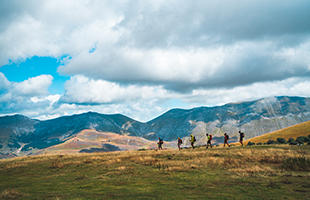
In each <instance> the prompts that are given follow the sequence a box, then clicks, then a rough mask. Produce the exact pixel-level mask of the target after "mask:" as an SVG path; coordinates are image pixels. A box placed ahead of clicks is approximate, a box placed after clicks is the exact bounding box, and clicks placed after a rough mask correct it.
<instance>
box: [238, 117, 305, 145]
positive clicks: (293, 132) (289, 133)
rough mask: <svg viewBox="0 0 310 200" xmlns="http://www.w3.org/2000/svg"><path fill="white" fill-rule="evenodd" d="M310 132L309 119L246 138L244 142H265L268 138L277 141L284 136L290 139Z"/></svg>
mask: <svg viewBox="0 0 310 200" xmlns="http://www.w3.org/2000/svg"><path fill="white" fill-rule="evenodd" d="M309 134H310V121H307V122H304V123H300V124H296V125H294V126H290V127H287V128H284V129H281V130H278V131H274V132H271V133H267V134H264V135H261V136H258V137H254V138H251V139H249V140H246V141H245V142H244V144H247V143H249V142H254V143H259V142H261V143H265V142H267V141H268V140H274V141H276V140H277V138H284V139H285V140H288V139H289V138H294V139H296V138H297V137H300V136H308V135H309Z"/></svg>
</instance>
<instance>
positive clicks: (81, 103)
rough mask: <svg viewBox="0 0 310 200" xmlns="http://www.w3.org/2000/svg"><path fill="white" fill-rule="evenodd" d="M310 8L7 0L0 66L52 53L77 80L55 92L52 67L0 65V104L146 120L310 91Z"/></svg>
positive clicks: (0, 27) (0, 12)
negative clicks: (174, 110) (8, 68)
mask: <svg viewBox="0 0 310 200" xmlns="http://www.w3.org/2000/svg"><path fill="white" fill-rule="evenodd" d="M309 9H310V2H309V1H307V0H300V1H288V0H284V1H283V0H274V1H258V0H253V1H244V0H237V1H230V0H219V1H195V2H192V1H187V0H184V1H179V0H178V1H176V0H175V1H151V0H149V1H148V0H143V1H142V0H141V1H128V0H116V1H96V0H89V1H84V0H74V1H73V0H68V1H61V0H55V1H49V0H46V1H39V2H38V1H34V0H27V1H17V0H11V1H8V0H4V1H2V2H1V6H0V66H3V65H5V64H8V63H15V62H17V63H18V62H23V61H24V60H25V59H27V58H31V57H33V56H45V57H55V58H59V59H60V60H61V62H62V65H61V66H59V68H58V73H59V74H60V75H68V76H71V79H70V80H69V81H67V82H66V84H65V86H64V87H65V93H64V94H58V95H56V96H53V95H50V94H48V92H47V89H48V87H49V86H50V85H51V84H52V81H53V77H51V76H50V75H42V76H38V77H33V78H29V79H28V80H22V81H20V82H18V83H13V82H9V81H8V80H7V79H6V77H5V74H2V73H0V95H1V96H0V102H2V104H1V106H2V107H1V108H2V110H3V111H5V112H3V113H10V112H11V113H14V112H21V110H23V111H24V112H26V110H29V112H30V111H31V109H33V110H32V111H33V112H37V113H39V114H37V115H39V116H43V118H44V117H47V118H48V116H47V115H48V112H51V106H53V109H54V110H53V111H52V113H51V114H50V115H52V116H56V115H63V114H66V113H70V112H71V113H72V112H74V113H75V112H82V111H84V110H85V111H88V110H94V111H98V112H104V113H114V112H121V113H124V114H128V115H131V116H133V117H136V118H140V119H143V120H146V119H149V118H151V117H155V116H156V115H158V114H160V113H162V112H164V111H166V110H167V109H169V108H171V107H179V106H182V107H193V106H200V105H218V104H223V103H228V102H231V101H241V100H253V99H257V98H262V97H266V96H275V95H300V96H310V94H309V91H308V90H307V87H308V86H309V77H310V23H309V19H310V12H309ZM42 67H43V66H42ZM29 102H30V103H29ZM43 102H45V103H46V104H44V103H43ZM176 102H177V103H176ZM38 104H40V105H42V110H41V111H34V110H37V109H35V108H34V107H33V106H32V105H38ZM44 106H46V109H45V108H44ZM27 107H28V109H27ZM39 107H40V106H39ZM139 113H140V114H139ZM141 113H145V116H141ZM32 115H33V116H35V115H36V114H32Z"/></svg>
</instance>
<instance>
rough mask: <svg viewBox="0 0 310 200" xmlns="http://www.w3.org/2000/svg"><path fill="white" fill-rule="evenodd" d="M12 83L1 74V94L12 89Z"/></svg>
mask: <svg viewBox="0 0 310 200" xmlns="http://www.w3.org/2000/svg"><path fill="white" fill-rule="evenodd" d="M10 85H11V84H10V81H8V79H7V78H6V77H5V76H4V74H3V73H1V72H0V94H1V91H2V90H7V89H8V88H9V87H10Z"/></svg>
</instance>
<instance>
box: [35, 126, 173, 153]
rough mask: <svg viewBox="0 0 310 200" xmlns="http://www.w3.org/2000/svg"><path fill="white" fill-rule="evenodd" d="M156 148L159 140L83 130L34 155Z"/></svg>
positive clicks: (171, 143)
mask: <svg viewBox="0 0 310 200" xmlns="http://www.w3.org/2000/svg"><path fill="white" fill-rule="evenodd" d="M163 147H164V148H165V149H167V148H168V149H169V148H170V149H172V148H175V147H176V142H165V143H164V145H163ZM155 148H157V141H150V140H147V139H144V138H142V137H135V136H128V135H120V134H115V133H106V132H98V131H96V130H83V131H81V132H80V133H78V134H77V135H75V136H74V137H72V138H70V139H68V140H67V141H65V142H64V143H61V144H58V145H54V146H51V147H48V148H46V149H42V150H39V151H37V152H36V153H35V154H34V155H40V154H61V153H93V152H108V151H124V150H139V149H155Z"/></svg>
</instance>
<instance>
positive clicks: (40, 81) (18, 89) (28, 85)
mask: <svg viewBox="0 0 310 200" xmlns="http://www.w3.org/2000/svg"><path fill="white" fill-rule="evenodd" d="M52 81H53V77H52V76H51V75H40V76H37V77H33V78H29V79H28V80H25V81H23V82H20V83H14V84H13V88H12V93H14V94H16V95H19V96H20V95H22V96H37V95H46V94H48V91H47V89H48V87H49V86H50V85H51V83H52Z"/></svg>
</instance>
